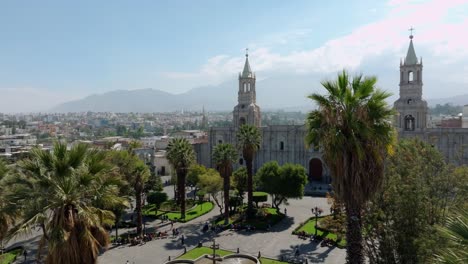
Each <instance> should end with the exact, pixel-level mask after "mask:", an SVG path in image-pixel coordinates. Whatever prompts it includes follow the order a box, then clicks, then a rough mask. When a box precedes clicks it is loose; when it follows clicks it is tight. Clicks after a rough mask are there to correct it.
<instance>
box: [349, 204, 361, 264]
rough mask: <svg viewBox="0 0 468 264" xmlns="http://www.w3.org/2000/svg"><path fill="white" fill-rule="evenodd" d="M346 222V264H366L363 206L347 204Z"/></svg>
mask: <svg viewBox="0 0 468 264" xmlns="http://www.w3.org/2000/svg"><path fill="white" fill-rule="evenodd" d="M346 221H347V230H346V243H347V245H346V253H347V255H346V263H348V264H361V263H364V255H363V252H364V251H363V250H364V247H363V240H362V221H361V205H358V204H351V203H347V204H346Z"/></svg>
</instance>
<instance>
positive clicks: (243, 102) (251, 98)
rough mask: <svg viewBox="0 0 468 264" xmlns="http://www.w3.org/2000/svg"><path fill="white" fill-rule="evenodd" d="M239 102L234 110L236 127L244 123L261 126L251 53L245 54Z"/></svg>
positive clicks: (240, 80) (240, 77)
mask: <svg viewBox="0 0 468 264" xmlns="http://www.w3.org/2000/svg"><path fill="white" fill-rule="evenodd" d="M237 94H238V99H237V101H238V103H237V105H236V106H235V107H234V111H233V123H234V127H236V128H237V127H240V126H241V125H243V124H249V125H254V126H256V127H260V126H261V125H262V123H261V122H262V119H261V114H260V107H259V106H258V105H257V104H256V100H257V95H256V92H255V74H254V73H253V72H252V70H251V69H250V64H249V54H248V53H246V54H245V64H244V70H243V71H242V73H239V91H238V93H237Z"/></svg>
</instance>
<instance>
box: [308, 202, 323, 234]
mask: <svg viewBox="0 0 468 264" xmlns="http://www.w3.org/2000/svg"><path fill="white" fill-rule="evenodd" d="M310 210H311V211H312V214H313V215H315V237H317V223H318V217H319V216H320V215H321V214H322V212H323V210H322V208H319V207H317V206H315V207H312V209H310Z"/></svg>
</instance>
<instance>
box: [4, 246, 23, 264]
mask: <svg viewBox="0 0 468 264" xmlns="http://www.w3.org/2000/svg"><path fill="white" fill-rule="evenodd" d="M21 253H23V249H22V248H16V249H13V250H11V251H8V252H5V253H4V254H2V255H0V264H10V263H13V261H15V260H16V258H17V257H19V256H20V255H21Z"/></svg>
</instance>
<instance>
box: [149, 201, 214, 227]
mask: <svg viewBox="0 0 468 264" xmlns="http://www.w3.org/2000/svg"><path fill="white" fill-rule="evenodd" d="M213 207H214V205H213V203H212V202H203V203H199V204H197V205H196V206H195V207H194V208H193V209H191V210H188V211H186V212H185V219H180V212H162V211H158V212H157V213H156V214H155V211H154V207H152V206H147V207H145V211H144V212H143V214H144V215H145V216H152V217H159V216H161V215H167V217H168V218H169V219H170V220H174V221H176V220H177V221H179V222H184V223H185V222H188V221H190V220H193V219H195V218H197V217H199V216H201V215H204V214H206V213H208V212H210V211H211V210H213Z"/></svg>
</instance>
